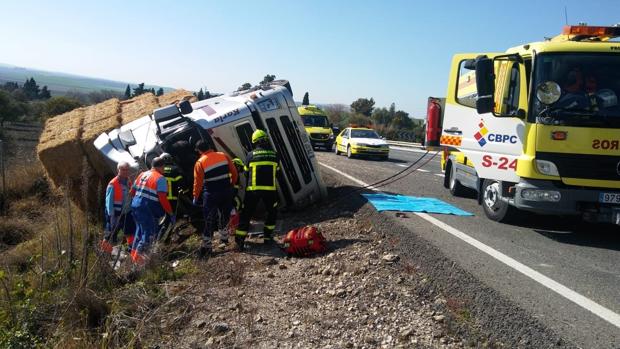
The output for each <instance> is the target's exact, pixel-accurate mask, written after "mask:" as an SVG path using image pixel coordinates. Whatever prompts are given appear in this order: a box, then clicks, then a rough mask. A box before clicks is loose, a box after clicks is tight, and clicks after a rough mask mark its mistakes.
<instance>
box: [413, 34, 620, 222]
mask: <svg viewBox="0 0 620 349" xmlns="http://www.w3.org/2000/svg"><path fill="white" fill-rule="evenodd" d="M618 36H620V27H592V26H585V25H579V26H566V27H564V29H563V32H562V34H560V35H558V36H556V37H554V38H551V39H546V40H545V41H542V42H535V43H529V44H524V45H519V46H515V47H513V48H510V49H508V50H507V51H506V52H504V53H469V54H457V55H455V56H454V57H453V59H452V64H451V69H450V78H449V81H448V90H447V95H446V98H445V103H444V102H443V101H442V100H441V99H437V98H430V99H429V105H428V113H427V132H426V142H425V143H426V144H425V145H426V147H427V148H431V149H432V148H435V149H441V150H442V151H443V153H442V167H443V169H444V170H445V173H446V175H445V182H444V186H446V187H447V188H449V189H450V191H451V193H452V194H453V195H461V194H463V193H464V192H465V191H467V190H474V191H476V192H477V193H478V200H479V203H480V204H481V205H482V206H483V209H484V212H485V214H486V215H487V217H489V218H490V219H492V220H495V221H505V220H509V219H510V218H512V217H514V210H515V209H520V210H527V211H532V212H536V213H541V214H552V215H581V216H582V217H583V218H584V219H586V220H589V221H597V222H608V223H614V224H620V147H619V144H620V104H619V103H618V95H619V94H620V42H614V41H610V39H612V38H614V37H618Z"/></svg>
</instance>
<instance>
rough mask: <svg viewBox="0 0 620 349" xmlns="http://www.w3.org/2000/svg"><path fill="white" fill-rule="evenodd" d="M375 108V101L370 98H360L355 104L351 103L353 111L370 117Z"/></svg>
mask: <svg viewBox="0 0 620 349" xmlns="http://www.w3.org/2000/svg"><path fill="white" fill-rule="evenodd" d="M374 106H375V100H374V99H372V98H370V99H367V98H358V99H357V100H356V101H355V102H353V103H351V109H352V110H353V111H354V112H356V113H359V114H362V115H365V116H367V117H370V115H372V110H373V109H374Z"/></svg>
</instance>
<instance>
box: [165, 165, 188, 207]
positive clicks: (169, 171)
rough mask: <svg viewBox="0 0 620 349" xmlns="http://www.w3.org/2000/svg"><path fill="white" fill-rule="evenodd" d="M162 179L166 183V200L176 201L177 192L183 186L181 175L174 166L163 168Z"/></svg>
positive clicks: (177, 197)
mask: <svg viewBox="0 0 620 349" xmlns="http://www.w3.org/2000/svg"><path fill="white" fill-rule="evenodd" d="M164 177H166V181H167V182H168V200H178V199H179V191H180V190H181V188H182V186H183V174H182V173H181V170H180V169H179V168H178V167H177V166H174V165H167V166H165V167H164Z"/></svg>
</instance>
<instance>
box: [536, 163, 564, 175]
mask: <svg viewBox="0 0 620 349" xmlns="http://www.w3.org/2000/svg"><path fill="white" fill-rule="evenodd" d="M536 169H537V170H538V172H540V173H541V174H544V175H547V176H559V175H560V173H559V172H558V168H557V167H556V166H555V164H554V163H553V162H551V161H546V160H536Z"/></svg>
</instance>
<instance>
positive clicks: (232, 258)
mask: <svg viewBox="0 0 620 349" xmlns="http://www.w3.org/2000/svg"><path fill="white" fill-rule="evenodd" d="M326 177H327V178H326V180H327V182H328V183H329V185H330V195H331V198H332V200H331V202H334V204H333V205H327V206H323V207H321V208H318V207H315V208H311V209H308V210H306V211H304V212H289V213H285V214H284V219H285V223H284V227H283V231H286V230H288V229H290V228H292V227H296V226H301V225H306V224H312V225H315V226H317V227H319V229H320V230H321V231H322V232H323V234H324V235H325V237H326V238H327V239H328V240H329V246H330V250H329V251H328V253H326V254H324V255H322V256H317V257H314V258H289V257H287V256H285V255H283V254H282V252H281V251H280V250H278V249H277V248H268V247H265V246H263V245H262V242H261V241H260V240H257V241H251V247H250V249H249V250H248V252H246V253H236V252H232V251H230V250H229V248H226V249H225V250H220V251H219V252H218V253H217V254H216V255H215V256H214V257H213V258H211V259H209V260H208V261H206V262H205V261H201V262H198V264H197V268H198V270H199V272H198V273H196V274H194V275H193V276H192V279H191V280H183V281H178V282H173V283H169V284H166V285H162V287H163V288H164V290H165V293H166V294H167V295H168V299H169V301H168V302H166V303H164V305H163V306H161V307H158V308H156V309H155V310H151V311H149V312H145V313H143V314H142V315H143V316H144V318H145V319H148V322H146V323H145V326H144V327H142V330H141V332H140V333H139V334H138V335H137V336H138V337H139V340H140V342H141V343H142V344H143V345H145V346H147V345H150V346H157V347H159V348H230V347H239V348H273V347H282V348H297V347H301V348H314V347H321V348H377V347H382V348H412V347H413V348H462V347H476V348H484V347H488V348H529V347H558V348H568V347H572V346H571V345H570V344H568V343H565V342H563V341H562V340H561V339H559V338H558V337H557V336H556V335H555V334H553V333H551V332H548V331H547V330H546V329H544V328H542V327H541V326H540V325H539V324H538V323H537V322H536V320H535V319H533V318H531V317H530V316H529V315H528V314H526V313H524V312H523V311H522V310H520V309H519V308H517V307H516V306H514V305H512V304H511V303H510V302H507V301H506V300H504V299H502V298H501V297H500V296H499V295H497V294H496V293H494V291H493V290H489V289H488V288H486V287H485V286H484V285H480V284H479V283H477V281H475V280H472V279H471V276H469V274H467V273H466V272H464V271H462V270H459V268H458V267H456V266H454V265H453V264H450V265H452V267H451V269H452V270H448V271H446V270H445V269H444V266H445V265H448V261H447V260H446V259H445V258H444V257H442V256H440V255H439V254H438V252H437V251H436V250H435V249H433V248H432V247H431V246H428V245H427V244H426V243H425V242H423V241H420V240H418V239H417V238H415V237H412V239H411V241H410V242H409V243H407V244H404V243H403V240H405V239H409V236H407V235H406V234H407V233H406V232H403V231H402V230H399V228H398V223H397V222H394V221H393V220H392V219H390V218H389V217H387V218H386V216H385V215H384V214H379V213H377V212H376V211H375V210H374V209H373V208H372V207H370V206H369V205H368V204H366V203H365V202H364V200H363V199H362V198H361V197H359V195H357V194H353V195H350V196H346V195H347V193H350V192H351V191H352V189H353V188H351V187H348V186H342V185H341V184H340V183H339V182H338V180H337V179H336V178H334V177H330V176H329V174H327V176H326ZM343 196H346V199H344V200H341V201H338V202H335V198H338V197H343ZM411 242H413V244H414V246H413V247H412V245H411ZM403 248H405V249H403ZM411 248H413V249H418V248H419V251H417V252H411V251H408V250H407V249H411ZM420 251H422V252H424V253H428V254H429V258H428V261H424V260H421V259H419V258H418V257H419V256H416V254H417V253H418V252H420ZM435 263H436V264H435ZM431 264H433V265H431ZM433 269H437V271H436V272H430V271H431V270H433ZM442 273H447V274H445V275H448V276H449V277H447V278H445V279H444V278H443V277H442ZM455 274H457V275H462V277H459V276H455ZM460 282H463V283H468V284H467V286H463V288H465V289H467V290H469V291H471V290H473V289H476V290H477V291H476V294H475V295H472V294H469V293H468V292H467V291H462V290H461V291H459V290H458V289H459V287H454V286H452V287H451V286H450V284H451V283H460ZM455 289H457V290H456V291H455ZM476 299H481V301H482V302H483V304H482V303H481V304H478V303H477V302H476ZM481 308H485V309H481ZM493 309H496V310H497V313H496V314H494V313H493ZM134 316H135V314H134ZM119 319H120V318H119Z"/></svg>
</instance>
